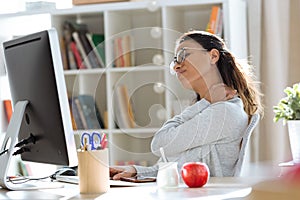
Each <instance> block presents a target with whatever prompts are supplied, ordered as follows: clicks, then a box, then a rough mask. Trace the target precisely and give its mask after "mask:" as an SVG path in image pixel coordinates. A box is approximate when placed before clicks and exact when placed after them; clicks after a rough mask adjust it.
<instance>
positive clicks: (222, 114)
mask: <svg viewBox="0 0 300 200" xmlns="http://www.w3.org/2000/svg"><path fill="white" fill-rule="evenodd" d="M226 112H227V109H226V103H224V102H221V103H215V104H210V103H209V102H208V101H206V100H205V99H202V100H200V101H198V102H197V103H195V104H193V105H192V106H190V107H188V108H186V109H185V110H184V111H183V112H182V113H181V114H180V115H177V116H175V117H173V118H172V119H170V120H168V121H167V122H166V123H165V124H164V125H163V127H162V128H161V129H160V130H159V131H158V132H156V133H155V135H154V137H153V140H152V143H151V150H152V152H153V153H154V154H155V155H157V156H161V155H160V151H159V149H160V147H163V148H164V152H165V155H166V156H177V155H178V154H180V153H182V152H184V151H187V150H188V149H192V148H194V147H199V146H201V145H206V144H213V143H217V142H218V140H222V138H224V137H226V136H225V135H223V134H222V132H223V131H222V129H223V127H224V124H226V123H227V122H225V121H226ZM225 126H226V125H225Z"/></svg>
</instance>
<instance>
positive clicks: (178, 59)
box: [169, 47, 208, 75]
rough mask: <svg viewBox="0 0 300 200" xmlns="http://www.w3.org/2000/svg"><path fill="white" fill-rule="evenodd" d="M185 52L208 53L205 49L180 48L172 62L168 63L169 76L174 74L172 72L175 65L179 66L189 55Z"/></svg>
mask: <svg viewBox="0 0 300 200" xmlns="http://www.w3.org/2000/svg"><path fill="white" fill-rule="evenodd" d="M186 50H197V51H208V50H207V49H200V48H189V47H183V48H181V49H180V50H179V51H178V52H177V53H176V55H175V56H174V59H173V61H172V62H171V63H170V66H169V67H170V73H171V74H173V75H174V74H176V72H175V70H174V67H175V65H176V63H177V64H179V65H180V64H181V63H183V62H184V60H185V59H186V58H187V57H188V56H189V55H190V54H189V53H187V52H186Z"/></svg>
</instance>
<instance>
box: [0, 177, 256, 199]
mask: <svg viewBox="0 0 300 200" xmlns="http://www.w3.org/2000/svg"><path fill="white" fill-rule="evenodd" d="M260 180H262V179H261V178H242V177H226V178H215V177H212V178H210V180H209V182H208V183H207V184H206V185H205V186H204V187H202V188H188V187H187V186H186V185H184V184H180V185H179V186H178V187H176V188H167V189H159V188H157V186H156V183H148V184H146V185H145V184H143V185H141V186H137V187H111V188H110V189H109V191H108V192H107V193H105V194H102V195H94V194H93V195H92V194H91V195H87V194H80V192H79V187H78V185H74V184H64V187H63V188H58V189H46V190H35V191H8V190H5V189H0V199H130V200H132V199H172V200H173V199H174V200H175V199H193V198H197V199H202V198H203V199H207V198H208V197H210V198H212V199H221V198H222V199H226V198H236V197H238V198H241V197H245V196H247V195H249V194H250V193H251V190H252V188H251V185H253V184H255V183H257V182H259V181H260ZM210 198H209V199H210Z"/></svg>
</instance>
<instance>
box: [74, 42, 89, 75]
mask: <svg viewBox="0 0 300 200" xmlns="http://www.w3.org/2000/svg"><path fill="white" fill-rule="evenodd" d="M70 48H71V50H72V52H73V54H74V57H75V60H76V63H77V67H78V69H86V66H85V65H84V63H83V62H82V58H81V55H80V53H79V50H78V49H77V46H76V43H75V42H71V43H70Z"/></svg>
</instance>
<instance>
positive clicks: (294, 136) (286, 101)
mask: <svg viewBox="0 0 300 200" xmlns="http://www.w3.org/2000/svg"><path fill="white" fill-rule="evenodd" d="M284 93H285V94H286V97H284V98H282V99H281V100H280V101H279V103H278V105H277V106H274V107H273V111H274V113H275V117H274V121H275V122H277V121H278V120H280V119H282V120H283V124H284V125H285V124H286V123H287V125H288V132H289V139H290V145H291V151H292V156H293V162H294V163H300V83H296V84H294V85H293V87H287V88H285V89H284Z"/></svg>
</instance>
